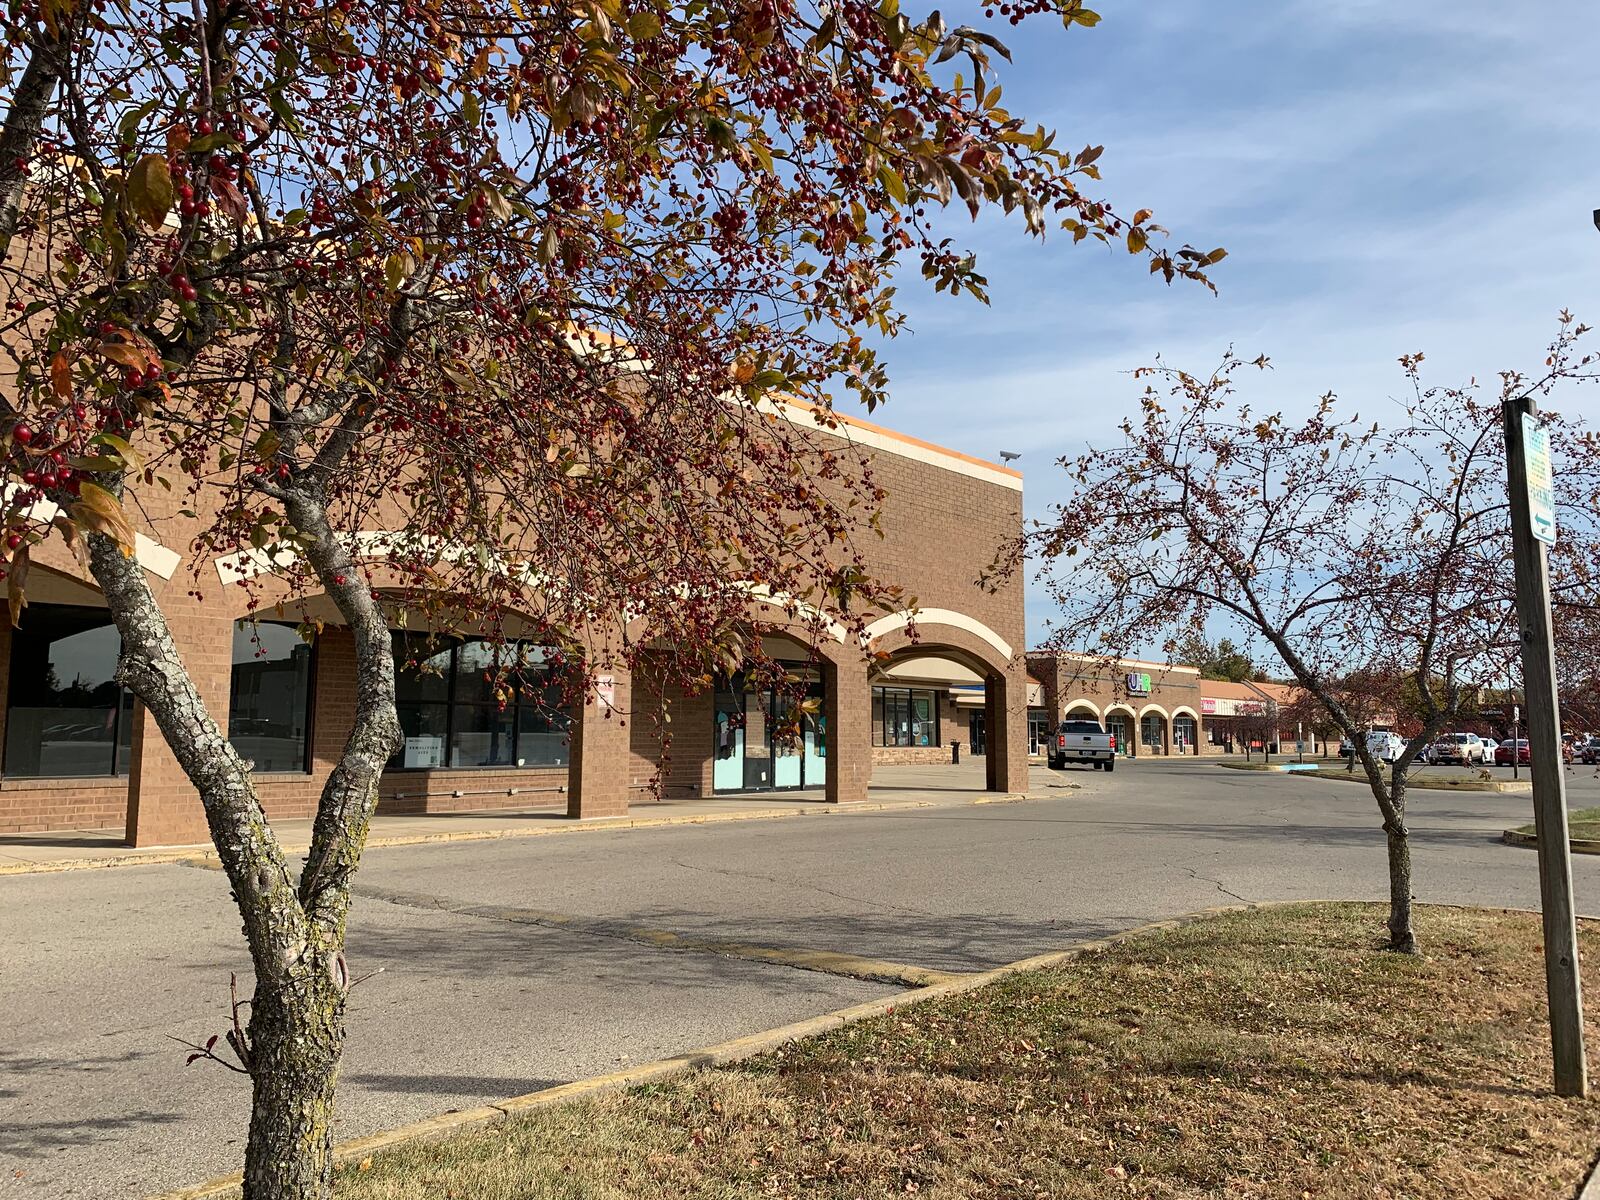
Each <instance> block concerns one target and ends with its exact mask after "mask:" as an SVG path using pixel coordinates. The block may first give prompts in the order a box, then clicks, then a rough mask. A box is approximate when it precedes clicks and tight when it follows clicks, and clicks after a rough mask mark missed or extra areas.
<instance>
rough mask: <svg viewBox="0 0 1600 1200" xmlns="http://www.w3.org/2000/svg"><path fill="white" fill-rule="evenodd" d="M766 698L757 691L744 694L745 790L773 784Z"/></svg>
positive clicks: (755, 789) (759, 788)
mask: <svg viewBox="0 0 1600 1200" xmlns="http://www.w3.org/2000/svg"><path fill="white" fill-rule="evenodd" d="M764 700H766V697H765V696H762V695H760V694H758V693H756V692H746V693H745V694H744V790H745V791H747V792H754V791H760V790H762V789H765V788H769V787H771V786H772V737H771V733H770V731H769V730H768V729H767V710H766V707H765V705H764V704H763V701H764Z"/></svg>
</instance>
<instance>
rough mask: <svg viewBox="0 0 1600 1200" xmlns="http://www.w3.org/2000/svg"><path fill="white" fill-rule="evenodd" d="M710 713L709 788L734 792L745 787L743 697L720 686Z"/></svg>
mask: <svg viewBox="0 0 1600 1200" xmlns="http://www.w3.org/2000/svg"><path fill="white" fill-rule="evenodd" d="M713 712H714V714H715V720H716V724H715V726H714V727H713V729H712V742H711V788H712V790H713V791H718V792H737V791H740V790H742V789H743V788H744V697H743V696H741V695H739V694H738V693H736V692H734V691H732V690H731V689H730V688H729V687H727V686H726V685H724V686H721V687H719V688H718V689H717V693H716V697H715V699H714V702H713Z"/></svg>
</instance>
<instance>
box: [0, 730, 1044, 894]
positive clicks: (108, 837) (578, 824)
mask: <svg viewBox="0 0 1600 1200" xmlns="http://www.w3.org/2000/svg"><path fill="white" fill-rule="evenodd" d="M876 776H877V777H876V778H875V779H874V781H873V783H872V784H871V787H870V789H869V792H870V794H869V796H868V798H867V799H866V800H861V801H857V802H854V803H850V804H829V803H828V802H827V801H826V800H824V799H823V795H822V789H820V788H817V789H806V790H803V791H796V792H765V793H758V794H751V795H723V796H710V797H691V798H686V799H678V800H642V801H640V802H638V803H636V804H634V805H633V806H632V809H631V810H630V811H629V813H628V814H627V815H626V816H622V817H596V818H589V819H585V820H576V821H575V820H572V819H570V818H569V817H568V816H567V815H566V810H565V808H558V807H550V806H544V807H540V808H525V809H495V810H491V811H484V812H450V813H423V814H416V815H407V816H388V815H383V814H379V815H378V816H376V817H374V818H373V819H372V828H371V831H370V832H369V833H368V835H367V843H366V848H367V849H369V850H370V849H373V848H374V847H382V846H412V845H418V844H421V843H427V842H458V841H488V840H493V839H496V838H522V837H543V836H550V835H555V834H567V833H579V832H585V831H589V830H595V829H641V828H651V827H654V826H662V825H698V824H707V823H710V822H717V821H751V820H767V819H775V818H782V817H804V816H837V815H840V814H845V813H862V812H885V811H890V810H893V809H905V808H927V807H930V806H932V805H936V804H970V803H975V802H978V801H980V800H983V799H986V798H994V799H1000V798H1003V797H1002V796H1001V794H1000V793H990V792H985V791H983V790H982V785H983V760H982V759H981V758H980V759H978V760H977V762H976V764H975V765H969V764H963V765H962V766H959V767H950V766H940V767H880V768H878V771H877V773H876ZM1041 794H1042V793H1041ZM311 824H312V823H311V821H310V820H299V821H275V822H273V830H274V832H276V833H277V835H278V838H279V840H280V841H281V842H282V843H283V847H284V850H285V852H286V853H288V854H291V855H292V854H302V853H304V852H305V851H306V850H307V849H308V848H309V846H310V842H311ZM215 858H216V852H215V851H214V850H213V849H212V847H211V844H210V843H209V842H201V843H196V844H192V845H185V846H150V847H141V848H137V849H135V848H133V847H130V846H128V845H127V844H126V843H125V842H124V841H123V833H122V830H120V829H79V830H66V831H55V832H50V833H19V834H5V835H0V875H10V874H24V873H32V872H38V871H65V870H80V869H85V868H92V867H119V866H134V865H141V864H147V863H165V862H179V861H187V860H194V859H199V860H215Z"/></svg>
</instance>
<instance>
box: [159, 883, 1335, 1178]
mask: <svg viewBox="0 0 1600 1200" xmlns="http://www.w3.org/2000/svg"><path fill="white" fill-rule="evenodd" d="M1293 903H1297V904H1300V903H1309V902H1308V901H1294V902H1293ZM1265 907H1269V906H1268V905H1263V904H1223V905H1218V906H1216V907H1214V908H1203V909H1198V910H1196V911H1195V912H1190V913H1185V914H1183V915H1182V916H1180V917H1172V918H1169V919H1168V920H1165V921H1151V922H1149V923H1148V924H1145V925H1136V926H1134V927H1133V928H1132V929H1124V930H1122V931H1121V932H1120V933H1114V934H1111V935H1109V936H1107V937H1103V938H1096V939H1095V940H1093V941H1088V942H1080V943H1078V944H1077V945H1074V946H1070V947H1068V948H1067V949H1065V950H1052V951H1049V952H1048V953H1045V954H1035V955H1033V956H1031V957H1029V958H1021V959H1018V960H1017V961H1016V962H1009V963H1005V964H1004V965H1002V966H998V967H993V968H991V969H989V970H987V971H977V972H974V973H972V974H969V975H952V976H950V977H949V978H947V979H945V980H943V981H942V982H939V983H934V984H930V985H928V986H927V987H920V988H916V989H914V990H912V991H909V992H899V993H897V994H895V995H893V996H887V997H885V998H884V999H881V1000H869V1001H867V1002H865V1003H863V1004H854V1005H851V1006H850V1007H849V1008H840V1009H836V1010H834V1011H833V1012H830V1013H823V1014H822V1015H821V1016H816V1017H807V1018H806V1019H805V1020H803V1021H795V1022H792V1023H791V1024H788V1025H780V1026H778V1027H777V1028H776V1029H766V1030H763V1031H762V1032H760V1033H752V1034H748V1035H746V1036H745V1037H738V1038H733V1039H731V1040H729V1041H726V1042H718V1043H717V1044H716V1045H714V1046H707V1047H705V1048H704V1049H700V1050H690V1051H688V1052H686V1053H684V1054H678V1055H674V1056H673V1057H671V1058H663V1059H658V1060H656V1061H655V1062H649V1063H641V1064H640V1065H639V1066H637V1067H629V1068H627V1069H626V1070H623V1071H613V1072H611V1073H610V1074H607V1075H596V1076H594V1077H593V1078H591V1079H579V1080H576V1081H574V1082H572V1083H563V1084H558V1085H557V1086H555V1087H548V1088H542V1089H540V1090H539V1091H537V1092H528V1093H526V1094H524V1095H521V1096H512V1097H510V1098H508V1099H505V1100H497V1101H495V1102H494V1103H493V1104H486V1105H483V1106H482V1107H480V1108H470V1109H464V1110H463V1111H461V1112H454V1113H445V1114H444V1115H442V1116H438V1117H429V1118H427V1119H426V1120H422V1121H414V1122H412V1123H411V1124H409V1125H402V1126H400V1127H399V1128H398V1129H390V1130H386V1131H384V1132H382V1133H375V1134H371V1135H370V1136H368V1137H363V1138H355V1139H353V1140H351V1141H346V1142H340V1143H339V1144H338V1145H337V1146H335V1147H334V1148H333V1158H334V1161H335V1162H337V1163H350V1162H357V1163H359V1162H360V1161H361V1160H363V1159H365V1158H367V1157H368V1156H369V1155H371V1154H373V1153H374V1152H375V1151H378V1150H387V1149H392V1148H393V1147H395V1146H401V1145H407V1144H410V1143H414V1142H428V1141H434V1140H437V1139H438V1138H441V1137H447V1136H449V1135H451V1134H455V1133H461V1132H464V1131H465V1130H468V1129H473V1128H478V1127H480V1126H483V1125H490V1124H493V1123H495V1122H496V1121H503V1120H505V1119H506V1117H508V1116H514V1115H516V1114H519V1113H525V1112H529V1111H531V1110H533V1109H536V1108H546V1107H548V1106H550V1105H552V1104H561V1103H565V1102H566V1101H569V1100H581V1099H583V1098H585V1097H588V1096H597V1095H600V1094H602V1093H605V1092H614V1091H618V1090H620V1089H622V1088H629V1087H638V1086H639V1085H640V1084H643V1083H650V1082H652V1081H654V1080H658V1079H666V1078H670V1077H671V1076H674V1075H682V1074H686V1073H687V1072H689V1071H694V1070H698V1069H701V1068H704V1067H718V1066H725V1065H727V1064H729V1063H736V1062H741V1061H743V1060H744V1059H747V1058H753V1057H755V1056H756V1055H757V1054H764V1053H766V1052H767V1051H768V1050H775V1049H777V1048H778V1047H779V1046H783V1045H786V1044H787V1043H789V1042H793V1041H798V1040H799V1039H801V1038H808V1037H815V1036H816V1035H817V1034H821V1033H830V1032H832V1031H833V1030H835V1029H842V1028H843V1027H845V1026H846V1025H853V1024H855V1023H856V1022H857V1021H865V1020H868V1019H869V1018H871V1017H881V1016H885V1015H887V1014H889V1013H892V1012H894V1011H895V1010H896V1009H900V1008H905V1007H907V1006H909V1005H913V1004H922V1003H925V1002H926V1001H929V1000H937V999H939V998H940V997H943V996H955V995H959V994H961V993H963V992H971V991H976V990H977V989H978V988H981V987H985V986H987V985H988V984H991V983H994V982H996V981H998V980H1001V979H1004V978H1006V977H1007V976H1010V975H1016V974H1019V973H1021V972H1023V971H1037V970H1040V969H1043V968H1045V967H1054V966H1059V965H1060V964H1062V963H1064V962H1069V961H1071V960H1072V959H1074V958H1078V957H1080V956H1081V955H1084V954H1092V953H1094V952H1095V951H1097V950H1104V949H1105V948H1106V947H1108V946H1111V945H1113V944H1115V943H1117V942H1122V941H1126V940H1128V939H1129V938H1134V937H1138V936H1139V935H1141V934H1145V933H1150V932H1153V931H1155V930H1158V929H1176V928H1177V927H1178V926H1180V925H1183V924H1186V923H1188V922H1190V921H1195V920H1199V919H1201V918H1204V917H1210V916H1217V915H1220V914H1222V913H1229V912H1244V911H1246V910H1249V909H1254V908H1265ZM242 1183H243V1176H242V1174H241V1173H240V1172H237V1171H236V1172H234V1173H233V1174H231V1175H221V1176H218V1177H217V1178H215V1179H210V1180H207V1181H206V1182H204V1183H199V1184H194V1185H193V1186H191V1187H187V1188H180V1189H178V1190H177V1191H174V1192H162V1193H160V1194H159V1195H156V1196H152V1197H150V1198H149V1200H221V1198H223V1197H231V1196H233V1195H235V1194H237V1193H238V1191H239V1189H240V1186H241V1185H242Z"/></svg>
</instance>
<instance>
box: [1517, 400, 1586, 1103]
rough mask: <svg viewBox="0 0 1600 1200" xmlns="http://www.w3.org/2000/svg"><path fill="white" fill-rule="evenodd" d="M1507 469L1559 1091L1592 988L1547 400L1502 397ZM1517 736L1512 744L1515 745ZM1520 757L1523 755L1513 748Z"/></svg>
mask: <svg viewBox="0 0 1600 1200" xmlns="http://www.w3.org/2000/svg"><path fill="white" fill-rule="evenodd" d="M1503 410H1504V412H1503V416H1504V419H1505V435H1506V477H1507V482H1508V483H1509V485H1510V493H1511V552H1512V560H1513V563H1514V564H1515V567H1516V577H1517V624H1518V627H1519V628H1520V630H1521V634H1522V685H1523V702H1524V703H1525V704H1526V705H1527V709H1528V714H1527V717H1528V749H1529V768H1528V772H1529V774H1530V775H1531V776H1532V778H1533V823H1534V830H1535V832H1536V833H1537V835H1538V841H1539V897H1540V900H1541V901H1542V903H1541V906H1540V907H1541V909H1542V912H1543V916H1544V976H1545V987H1546V989H1547V990H1548V992H1549V996H1550V1045H1551V1049H1552V1051H1553V1052H1554V1058H1555V1083H1556V1095H1558V1096H1585V1095H1587V1094H1588V1091H1589V1074H1588V1066H1587V1064H1586V1063H1585V1061H1584V1056H1583V997H1582V994H1581V991H1580V988H1579V982H1578V924H1577V920H1576V918H1575V916H1574V914H1573V907H1572V854H1571V847H1570V846H1569V844H1568V841H1567V836H1568V835H1567V781H1566V773H1565V772H1564V771H1563V770H1562V762H1561V715H1560V708H1559V705H1558V702H1557V697H1556V662H1555V640H1554V637H1553V635H1552V633H1551V629H1550V574H1549V562H1548V560H1547V552H1546V549H1545V548H1546V546H1548V545H1551V544H1553V543H1554V542H1555V539H1556V523H1555V504H1554V498H1553V495H1552V488H1551V475H1550V435H1549V433H1548V431H1547V430H1546V429H1545V428H1544V427H1543V426H1542V425H1540V424H1539V410H1538V406H1537V405H1535V404H1534V402H1533V401H1532V399H1530V398H1527V397H1523V398H1522V399H1519V400H1508V401H1506V403H1505V404H1504V405H1503ZM1515 744H1516V742H1515V739H1513V741H1512V745H1513V746H1515ZM1513 757H1515V754H1513Z"/></svg>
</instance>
